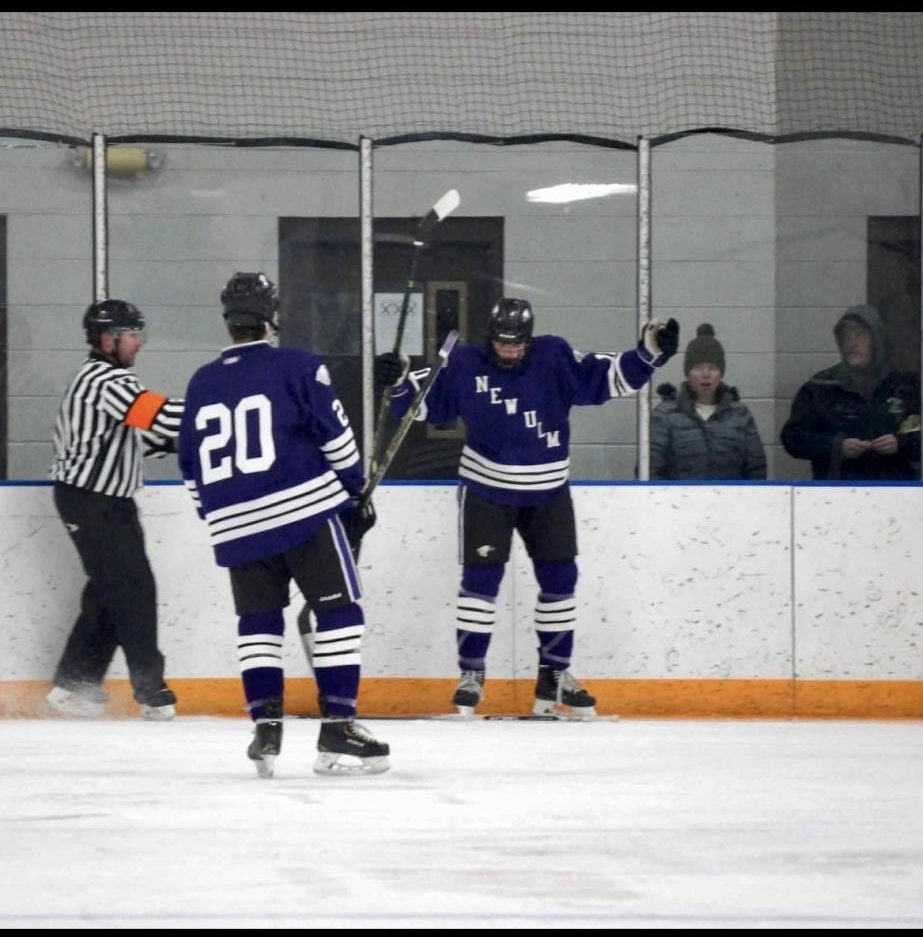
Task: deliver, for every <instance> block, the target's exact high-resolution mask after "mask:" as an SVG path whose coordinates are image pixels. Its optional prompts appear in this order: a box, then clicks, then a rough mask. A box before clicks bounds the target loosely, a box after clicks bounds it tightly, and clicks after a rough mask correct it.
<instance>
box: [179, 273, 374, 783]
mask: <svg viewBox="0 0 923 937" xmlns="http://www.w3.org/2000/svg"><path fill="white" fill-rule="evenodd" d="M221 302H222V305H223V307H224V319H225V323H226V325H227V328H228V332H229V333H230V336H231V339H232V341H233V344H232V345H230V346H229V347H227V348H225V349H224V351H223V352H222V353H221V356H220V357H219V358H218V359H217V360H216V361H213V362H212V363H210V364H207V365H205V366H204V367H202V368H200V369H199V370H198V371H197V372H196V373H195V374H194V375H193V377H192V379H191V381H190V382H189V388H188V391H187V395H188V396H187V405H186V410H185V412H184V418H183V421H182V424H181V426H180V436H179V460H180V468H181V470H182V473H183V478H184V480H185V482H186V485H187V487H188V489H189V491H190V493H191V494H192V496H193V499H194V501H195V503H196V507H197V508H198V511H199V514H200V516H201V517H202V518H203V519H204V520H205V522H206V523H207V524H208V529H209V535H210V538H211V543H212V546H213V548H214V551H215V559H216V561H217V563H218V565H219V566H226V567H229V571H230V576H231V587H232V591H233V593H234V606H235V610H236V612H237V614H238V616H239V621H238V651H239V657H240V668H241V677H242V681H243V689H244V695H245V696H246V699H247V707H248V709H249V711H250V716H251V718H252V720H253V722H254V724H255V728H254V738H253V741H252V742H251V744H250V747H249V749H248V751H247V754H248V757H249V758H250V759H251V760H252V761H253V762H255V766H256V769H257V773H258V774H259V775H260V777H271V776H272V774H273V766H274V762H275V758H276V755H278V754H279V751H280V747H281V742H282V716H283V687H284V679H283V678H284V675H283V670H282V638H283V630H284V620H283V612H282V610H283V609H284V608H285V607H286V606H287V605H288V604H289V586H290V583H291V580H293V579H294V581H295V582H296V583H297V585H298V587H299V589H301V592H302V593H303V595H304V597H305V600H306V601H307V603H308V605H309V607H310V609H311V611H312V612H313V613H314V617H315V619H316V622H317V629H316V633H315V636H314V646H313V652H312V666H313V669H314V675H315V679H316V681H317V688H318V694H319V699H320V700H321V702H322V712H321V716H322V717H323V719H322V723H321V730H320V737H319V738H318V742H317V748H318V756H317V759H316V761H315V765H314V770H315V771H317V772H318V773H319V774H342V773H360V772H361V773H380V772H382V771H386V770H387V768H388V760H387V756H388V754H389V752H388V746H387V745H386V744H384V743H382V742H378V741H377V740H375V739H374V738H373V737H372V736H371V734H370V733H369V732H368V730H367V729H365V728H364V727H363V726H361V725H359V723H357V722H355V719H354V717H355V714H356V699H357V696H358V691H359V676H360V644H361V638H362V632H363V629H364V617H363V612H362V608H361V607H360V605H359V604H358V601H359V598H360V595H361V592H360V586H359V576H358V572H357V570H356V564H355V560H354V555H353V552H354V550H356V549H358V543H359V541H360V540H361V537H362V534H363V533H364V532H365V531H366V530H367V529H368V527H370V526H371V524H372V523H374V513H373V512H371V508H370V506H369V512H370V513H368V514H367V513H365V512H364V511H363V510H360V508H359V507H357V505H358V503H359V495H360V493H361V491H362V488H363V485H364V483H365V479H364V477H363V472H362V466H361V463H360V459H359V451H358V448H357V446H356V440H355V437H354V436H353V431H352V428H351V427H350V423H349V419H348V418H347V416H346V412H345V410H344V409H343V406H342V404H341V403H340V401H339V399H338V398H337V395H336V392H335V391H334V389H333V385H332V382H331V380H330V374H329V372H328V371H327V368H326V366H325V365H324V364H323V363H322V362H321V361H320V359H319V358H317V357H316V356H315V355H313V354H312V353H311V352H309V351H305V350H302V349H298V348H275V347H273V346H272V345H271V344H270V342H269V340H268V339H269V336H270V332H271V331H273V330H275V329H276V311H277V309H278V299H277V297H276V291H275V285H274V284H273V283H272V281H271V280H269V278H268V277H266V276H265V274H262V273H238V274H235V276H233V277H232V278H231V280H230V281H229V282H228V284H227V286H226V287H225V288H224V291H223V292H222V294H221ZM351 548H352V549H351Z"/></svg>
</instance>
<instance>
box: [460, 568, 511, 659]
mask: <svg viewBox="0 0 923 937" xmlns="http://www.w3.org/2000/svg"><path fill="white" fill-rule="evenodd" d="M503 570H504V567H503V564H502V563H485V564H478V565H477V566H475V565H470V564H469V565H466V566H465V567H464V569H463V572H462V582H461V588H460V589H459V590H458V601H457V603H456V607H455V619H456V630H455V641H456V644H457V645H458V669H459V670H484V669H486V668H485V660H486V658H487V650H488V648H489V647H490V639H491V638H492V637H493V631H494V621H495V620H496V617H497V603H496V600H497V594H498V593H499V592H500V582H501V581H502V579H503Z"/></svg>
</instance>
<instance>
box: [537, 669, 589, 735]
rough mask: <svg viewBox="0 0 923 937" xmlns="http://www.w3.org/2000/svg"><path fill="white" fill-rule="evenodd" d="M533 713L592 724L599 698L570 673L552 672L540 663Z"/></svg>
mask: <svg viewBox="0 0 923 937" xmlns="http://www.w3.org/2000/svg"><path fill="white" fill-rule="evenodd" d="M532 714H533V715H534V716H545V717H549V716H550V717H552V718H555V719H579V720H586V721H589V720H591V719H595V718H596V699H595V697H592V696H590V694H589V693H587V691H586V690H584V688H583V687H582V686H580V684H579V683H578V682H577V678H576V677H575V676H574V675H573V674H572V673H571V672H570V671H569V670H552V669H551V667H549V666H548V665H547V664H540V665H539V668H538V680H537V681H536V684H535V705H534V706H533V707H532Z"/></svg>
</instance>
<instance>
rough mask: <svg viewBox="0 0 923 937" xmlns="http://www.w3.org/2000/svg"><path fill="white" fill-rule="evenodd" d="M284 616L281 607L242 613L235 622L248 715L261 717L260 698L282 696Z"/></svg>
mask: <svg viewBox="0 0 923 937" xmlns="http://www.w3.org/2000/svg"><path fill="white" fill-rule="evenodd" d="M284 630H285V620H284V618H283V617H282V609H275V610H274V611H271V612H259V613H258V614H255V615H243V616H241V618H240V621H239V622H238V625H237V655H238V657H239V658H240V677H241V681H242V682H243V687H244V697H245V698H246V700H247V708H248V709H249V710H250V718H251V719H253V720H254V721H256V720H257V719H262V718H263V701H264V700H266V699H268V698H269V697H271V696H277V697H279V698H281V697H282V693H283V687H284V674H283V671H282V634H283V632H284Z"/></svg>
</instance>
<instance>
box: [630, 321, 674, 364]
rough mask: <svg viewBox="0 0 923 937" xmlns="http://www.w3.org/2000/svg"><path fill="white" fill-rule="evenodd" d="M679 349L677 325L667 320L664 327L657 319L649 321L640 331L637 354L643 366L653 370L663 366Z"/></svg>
mask: <svg viewBox="0 0 923 937" xmlns="http://www.w3.org/2000/svg"><path fill="white" fill-rule="evenodd" d="M678 348H679V323H678V322H677V321H676V319H669V320H668V321H667V324H666V325H664V324H663V323H662V322H661V321H660V320H659V319H651V321H650V322H648V323H647V324H646V325H645V326H644V328H643V329H642V331H641V341H639V342H638V354H639V355H640V356H641V360H642V361H644V362H645V364H649V365H651V366H652V367H654V368H659V367H662V366H663V365H665V364H666V363H667V362H668V361H669V360H670V359H671V358H672V357H673V356H674V355H675V354H676V350H677V349H678Z"/></svg>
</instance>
